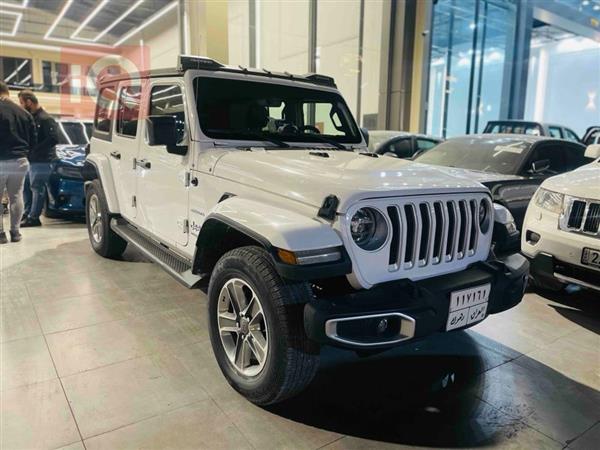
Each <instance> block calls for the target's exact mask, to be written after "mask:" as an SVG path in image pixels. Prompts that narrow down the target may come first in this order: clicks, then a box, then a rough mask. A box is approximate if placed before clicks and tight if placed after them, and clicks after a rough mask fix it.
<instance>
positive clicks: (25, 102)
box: [19, 90, 58, 227]
mask: <svg viewBox="0 0 600 450" xmlns="http://www.w3.org/2000/svg"><path fill="white" fill-rule="evenodd" d="M19 101H20V102H21V106H22V107H23V108H25V109H26V110H27V111H28V112H30V113H31V115H32V116H33V119H34V120H35V124H36V126H37V145H35V146H34V147H33V148H32V149H31V152H30V153H29V164H30V166H31V167H30V169H29V186H30V192H27V189H26V190H25V214H26V215H27V217H25V218H24V219H23V222H21V226H22V227H39V226H40V225H41V224H42V223H41V222H40V214H42V209H43V208H44V202H45V201H46V183H48V179H49V178H50V163H51V162H52V161H53V160H54V159H56V144H57V143H58V126H57V124H56V121H55V120H54V119H53V118H52V117H50V115H49V114H48V113H47V112H46V111H44V108H42V107H41V106H40V104H39V102H38V99H37V97H36V96H35V94H34V93H33V92H32V91H29V90H25V91H21V92H19Z"/></svg>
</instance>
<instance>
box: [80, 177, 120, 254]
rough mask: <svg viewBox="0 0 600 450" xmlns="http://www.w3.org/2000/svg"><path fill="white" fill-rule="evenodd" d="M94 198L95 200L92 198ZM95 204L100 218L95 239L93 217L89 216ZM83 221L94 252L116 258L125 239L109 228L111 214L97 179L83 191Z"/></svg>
mask: <svg viewBox="0 0 600 450" xmlns="http://www.w3.org/2000/svg"><path fill="white" fill-rule="evenodd" d="M94 198H95V199H96V200H94ZM94 204H95V205H97V206H96V207H97V211H98V214H99V217H98V218H99V219H100V220H101V223H100V226H101V237H100V238H99V239H96V238H95V237H94V234H93V232H92V225H93V218H92V217H90V208H91V205H94ZM85 205H86V207H85V223H86V225H87V230H88V236H89V238H90V244H92V248H93V249H94V251H95V252H96V253H98V254H99V255H100V256H103V257H105V258H118V257H119V256H121V255H122V254H123V252H124V251H125V248H126V247H127V241H125V240H124V239H123V238H122V237H121V236H119V235H118V234H117V233H115V232H114V231H113V230H112V229H111V228H110V219H111V216H110V214H109V212H108V206H107V203H106V197H105V196H104V191H103V190H102V185H101V184H100V181H99V180H94V181H92V183H91V184H90V186H89V187H88V188H87V190H86V193H85Z"/></svg>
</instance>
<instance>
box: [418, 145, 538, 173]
mask: <svg viewBox="0 0 600 450" xmlns="http://www.w3.org/2000/svg"><path fill="white" fill-rule="evenodd" d="M531 145H532V144H531V142H526V141H523V140H520V139H506V138H502V139H485V140H484V139H481V138H460V139H450V140H448V141H446V142H442V143H441V144H438V145H436V146H435V147H433V148H432V149H431V150H429V151H427V152H426V153H423V154H422V155H421V156H418V157H417V158H415V161H417V162H420V163H423V164H434V165H438V166H447V167H460V168H464V169H471V170H480V171H483V172H495V173H501V174H505V175H516V174H517V171H518V170H519V167H521V164H522V161H523V159H524V158H525V157H526V156H527V153H528V150H529V148H530V147H531Z"/></svg>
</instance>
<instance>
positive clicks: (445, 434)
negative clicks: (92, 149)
mask: <svg viewBox="0 0 600 450" xmlns="http://www.w3.org/2000/svg"><path fill="white" fill-rule="evenodd" d="M23 233H24V236H25V239H24V241H23V242H21V243H19V244H8V245H4V246H2V247H0V256H1V260H0V268H1V275H0V276H1V281H0V282H1V297H2V344H1V348H2V367H1V375H2V380H1V382H2V386H1V389H2V392H1V403H2V405H1V406H2V418H1V422H2V423H1V430H0V436H1V442H0V447H1V448H2V449H14V448H26V449H29V448H69V449H81V448H84V446H85V447H86V448H88V449H96V448H106V449H125V448H208V449H216V448H235V449H240V448H260V449H263V448H264V449H267V448H294V449H295V448H307V449H317V448H327V449H347V448H350V449H352V448H392V447H394V446H396V445H403V446H419V447H428V446H431V447H471V448H472V447H499V448H557V449H558V448H564V447H565V446H567V445H568V446H569V448H577V449H591V448H593V447H596V448H597V445H598V442H599V441H600V392H599V390H600V334H599V333H600V301H599V300H600V299H599V298H598V295H597V294H591V293H584V292H575V293H571V294H564V295H562V296H560V297H556V298H553V299H552V300H550V299H548V298H543V297H540V296H538V295H536V294H528V295H527V296H526V298H525V299H524V301H523V302H522V303H521V304H520V305H519V306H518V307H517V308H515V309H513V310H511V311H509V312H507V313H504V314H502V315H499V316H493V317H491V318H489V319H488V320H486V321H485V322H484V323H483V324H481V325H479V326H476V327H475V328H474V329H472V330H471V331H468V332H459V333H454V334H446V335H438V336H437V337H436V338H435V339H432V340H430V341H427V342H422V343H417V344H413V345H412V346H410V347H406V348H403V349H401V350H395V351H392V352H388V353H384V354H381V355H379V356H378V357H371V358H363V359H360V358H358V357H357V356H355V355H354V354H353V353H349V352H342V351H334V350H331V349H325V350H324V351H323V356H322V369H321V371H320V372H319V374H318V376H317V378H316V379H315V381H314V383H313V384H312V385H311V387H310V388H309V389H308V390H307V391H306V392H305V393H304V394H303V395H302V396H300V397H298V398H295V399H293V400H290V401H288V402H286V403H284V404H280V405H277V406H275V407H270V408H265V409H263V408H259V407H256V406H254V405H252V404H250V403H248V402H247V401H245V400H244V399H243V398H241V397H240V396H239V395H238V394H237V393H235V392H234V391H233V390H232V389H231V388H230V387H229V386H228V384H227V383H226V382H225V381H224V379H223V377H222V376H221V374H220V372H219V370H218V368H217V366H216V363H215V362H214V360H213V357H212V352H211V348H210V344H209V340H208V334H207V330H206V325H205V324H206V317H205V316H206V313H205V310H206V297H205V295H204V294H203V293H202V292H201V291H198V290H194V291H188V290H186V289H185V288H183V287H182V286H180V285H179V284H177V282H175V281H174V280H172V279H171V278H170V277H169V276H168V275H166V274H165V273H164V272H163V271H162V270H161V269H160V268H158V267H157V266H155V265H153V264H151V263H148V262H145V261H144V260H143V258H141V257H140V256H138V255H137V254H135V253H133V252H126V254H125V255H124V258H123V259H124V260H123V261H110V260H105V259H102V258H100V257H99V256H97V255H96V254H95V253H93V252H92V251H91V249H90V246H89V245H88V241H87V234H86V231H85V229H84V227H83V226H82V225H80V224H69V223H65V222H60V221H50V220H46V221H45V226H44V227H42V228H38V229H27V230H24V231H23Z"/></svg>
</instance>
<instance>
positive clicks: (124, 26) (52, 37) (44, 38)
mask: <svg viewBox="0 0 600 450" xmlns="http://www.w3.org/2000/svg"><path fill="white" fill-rule="evenodd" d="M176 6H177V0H0V36H1V37H2V38H3V39H6V40H8V39H10V40H16V41H20V42H34V43H39V42H43V43H46V44H51V43H54V44H62V45H65V44H66V45H68V44H71V45H84V46H90V47H102V46H104V47H106V46H109V47H114V46H118V45H120V44H121V43H123V42H125V41H126V40H127V39H128V37H130V36H132V35H134V34H135V33H136V30H137V31H140V30H141V29H142V28H144V27H145V26H146V25H149V24H150V23H152V22H154V20H157V19H158V18H160V17H162V16H163V15H165V14H167V13H170V12H174V10H175V9H176Z"/></svg>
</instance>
